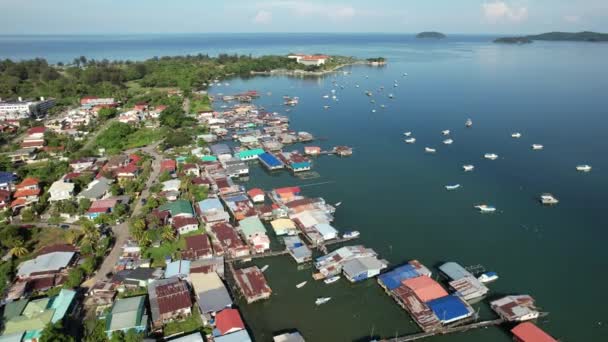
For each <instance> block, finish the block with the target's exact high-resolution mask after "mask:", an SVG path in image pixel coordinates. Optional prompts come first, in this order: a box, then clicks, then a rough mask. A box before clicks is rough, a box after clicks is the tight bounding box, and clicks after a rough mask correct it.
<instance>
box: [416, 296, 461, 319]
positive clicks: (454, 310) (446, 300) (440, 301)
mask: <svg viewBox="0 0 608 342" xmlns="http://www.w3.org/2000/svg"><path fill="white" fill-rule="evenodd" d="M426 304H427V305H428V306H429V307H430V308H431V310H433V312H434V313H435V315H436V316H437V318H439V320H440V321H442V322H444V323H445V322H448V323H449V322H451V321H455V320H458V319H461V318H465V317H467V316H470V315H471V311H470V310H469V308H468V307H467V305H466V304H465V303H464V302H463V301H462V300H461V299H460V298H459V297H458V296H455V295H449V296H445V297H441V298H437V299H433V300H432V301H430V302H427V303H426Z"/></svg>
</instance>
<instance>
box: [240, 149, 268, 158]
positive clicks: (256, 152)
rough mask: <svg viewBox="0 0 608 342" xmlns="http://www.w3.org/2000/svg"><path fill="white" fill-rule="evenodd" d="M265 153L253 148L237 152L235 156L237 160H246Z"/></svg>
mask: <svg viewBox="0 0 608 342" xmlns="http://www.w3.org/2000/svg"><path fill="white" fill-rule="evenodd" d="M265 152H266V151H264V150H263V149H261V148H254V149H253V150H243V151H239V153H238V154H237V156H238V157H239V158H247V157H253V156H259V155H260V154H263V153H265Z"/></svg>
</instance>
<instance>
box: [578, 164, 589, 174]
mask: <svg viewBox="0 0 608 342" xmlns="http://www.w3.org/2000/svg"><path fill="white" fill-rule="evenodd" d="M576 171H580V172H589V171H591V165H587V164H585V165H577V166H576Z"/></svg>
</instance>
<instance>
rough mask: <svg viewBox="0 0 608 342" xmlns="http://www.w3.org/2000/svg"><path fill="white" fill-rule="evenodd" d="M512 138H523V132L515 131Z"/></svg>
mask: <svg viewBox="0 0 608 342" xmlns="http://www.w3.org/2000/svg"><path fill="white" fill-rule="evenodd" d="M511 138H515V139H519V138H521V133H519V132H515V133H513V134H511Z"/></svg>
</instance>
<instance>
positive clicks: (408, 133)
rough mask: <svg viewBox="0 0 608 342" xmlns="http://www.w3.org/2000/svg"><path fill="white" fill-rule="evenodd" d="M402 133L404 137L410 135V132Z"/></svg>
mask: <svg viewBox="0 0 608 342" xmlns="http://www.w3.org/2000/svg"><path fill="white" fill-rule="evenodd" d="M403 135H405V136H406V137H409V136H410V135H412V132H405V133H403Z"/></svg>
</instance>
